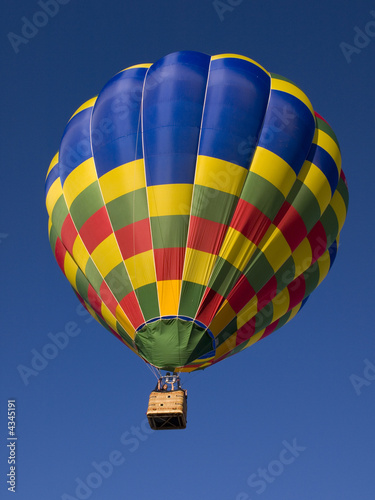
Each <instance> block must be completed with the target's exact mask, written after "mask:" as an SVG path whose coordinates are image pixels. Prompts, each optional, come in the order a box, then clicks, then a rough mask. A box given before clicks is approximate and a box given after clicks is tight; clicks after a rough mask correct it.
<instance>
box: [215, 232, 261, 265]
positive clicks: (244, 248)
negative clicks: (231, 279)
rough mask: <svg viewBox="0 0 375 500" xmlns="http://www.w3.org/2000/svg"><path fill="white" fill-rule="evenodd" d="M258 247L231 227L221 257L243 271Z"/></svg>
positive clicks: (221, 250)
mask: <svg viewBox="0 0 375 500" xmlns="http://www.w3.org/2000/svg"><path fill="white" fill-rule="evenodd" d="M256 248H257V246H256V245H255V244H254V243H253V242H252V241H250V240H249V239H248V238H246V236H244V235H243V234H242V233H240V232H239V231H237V230H236V229H234V228H232V227H229V228H228V231H227V233H226V235H225V238H224V241H223V244H222V246H221V249H220V253H219V256H220V257H222V258H223V259H225V260H227V261H228V262H230V263H231V264H232V265H233V266H234V267H236V268H237V269H239V270H240V271H243V269H244V268H245V266H246V264H247V263H248V262H249V260H250V257H251V256H252V255H253V253H254V252H255V250H256Z"/></svg>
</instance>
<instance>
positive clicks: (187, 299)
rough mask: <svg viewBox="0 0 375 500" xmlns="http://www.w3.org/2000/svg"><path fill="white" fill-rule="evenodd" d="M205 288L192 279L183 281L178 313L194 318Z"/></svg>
mask: <svg viewBox="0 0 375 500" xmlns="http://www.w3.org/2000/svg"><path fill="white" fill-rule="evenodd" d="M205 290H206V287H205V286H204V285H199V284H198V283H193V282H192V281H183V282H182V287H181V301H180V306H179V310H178V314H179V315H180V316H189V317H191V318H194V317H195V315H196V313H197V310H198V307H199V304H200V301H201V299H202V297H203V293H204V291H205Z"/></svg>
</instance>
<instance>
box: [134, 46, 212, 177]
mask: <svg viewBox="0 0 375 500" xmlns="http://www.w3.org/2000/svg"><path fill="white" fill-rule="evenodd" d="M209 63H210V57H209V56H207V55H205V54H200V53H197V52H187V51H186V52H179V53H176V54H171V55H169V56H166V57H164V58H163V59H161V60H160V61H158V62H157V63H156V64H154V65H153V66H152V67H151V68H150V70H149V72H148V74H147V77H146V81H145V92H144V96H143V117H142V132H143V145H144V146H143V147H144V149H143V153H144V158H145V168H146V182H147V185H148V186H153V185H159V184H174V183H193V181H194V175H195V166H196V155H197V150H198V142H199V136H200V126H201V121H202V111H203V104H204V96H205V91H206V84H207V75H208V68H209Z"/></svg>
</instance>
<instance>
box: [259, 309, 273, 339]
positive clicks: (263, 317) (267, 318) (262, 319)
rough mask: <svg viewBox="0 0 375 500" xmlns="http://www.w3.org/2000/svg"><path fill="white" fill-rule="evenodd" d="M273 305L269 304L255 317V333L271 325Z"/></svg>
mask: <svg viewBox="0 0 375 500" xmlns="http://www.w3.org/2000/svg"><path fill="white" fill-rule="evenodd" d="M272 317H273V304H272V302H269V303H268V304H267V305H265V306H264V307H263V308H262V309H261V310H260V311H259V312H258V313H257V314H256V315H255V333H258V332H260V331H261V330H263V328H266V326H268V325H270V324H271V323H272Z"/></svg>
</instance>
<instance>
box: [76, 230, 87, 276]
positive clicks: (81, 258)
mask: <svg viewBox="0 0 375 500" xmlns="http://www.w3.org/2000/svg"><path fill="white" fill-rule="evenodd" d="M72 253H73V258H74V260H75V261H76V262H77V264H78V266H79V267H80V269H82V270H84V269H86V264H87V261H88V260H89V258H90V254H89V252H88V251H87V249H86V247H85V245H84V244H83V241H82V240H81V237H80V236H79V235H78V236H77V237H76V239H75V240H74V244H73V251H72Z"/></svg>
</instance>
